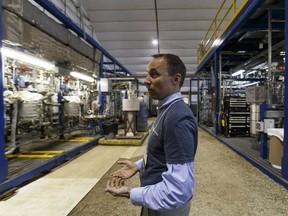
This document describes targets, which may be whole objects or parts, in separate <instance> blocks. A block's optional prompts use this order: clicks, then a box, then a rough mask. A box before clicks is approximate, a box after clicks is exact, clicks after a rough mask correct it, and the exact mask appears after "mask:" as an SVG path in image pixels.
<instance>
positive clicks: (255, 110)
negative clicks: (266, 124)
mask: <svg viewBox="0 0 288 216" xmlns="http://www.w3.org/2000/svg"><path fill="white" fill-rule="evenodd" d="M259 119H260V105H258V104H256V103H251V104H250V135H251V136H255V135H257V134H258V132H257V131H256V123H257V122H259Z"/></svg>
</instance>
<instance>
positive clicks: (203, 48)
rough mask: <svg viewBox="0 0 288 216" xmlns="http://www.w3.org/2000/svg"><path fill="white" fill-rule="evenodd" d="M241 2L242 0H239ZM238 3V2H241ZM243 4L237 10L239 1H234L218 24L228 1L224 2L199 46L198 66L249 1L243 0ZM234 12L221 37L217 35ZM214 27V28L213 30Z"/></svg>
mask: <svg viewBox="0 0 288 216" xmlns="http://www.w3.org/2000/svg"><path fill="white" fill-rule="evenodd" d="M239 1H240V0H239ZM239 1H238V2H239ZM242 1H243V2H242V3H241V5H240V6H239V8H238V9H237V0H232V3H231V4H230V6H229V7H228V8H227V10H226V12H225V13H224V15H223V16H222V17H221V19H220V21H219V23H218V24H217V20H218V16H219V14H220V12H222V11H223V10H224V5H225V3H226V0H223V2H222V4H221V6H220V8H219V10H218V12H217V13H216V15H215V17H214V19H213V21H212V23H211V24H210V26H209V28H208V30H207V32H206V34H205V35H204V37H203V39H202V41H201V42H200V44H199V47H198V49H197V64H200V63H201V62H202V60H203V59H204V58H205V56H206V55H207V54H208V53H209V50H210V49H211V47H212V45H213V43H214V41H216V40H217V39H219V38H220V37H221V36H222V35H223V33H224V32H225V31H226V29H227V28H228V27H229V26H230V24H231V23H232V21H233V20H234V19H235V17H236V16H237V15H238V14H239V12H240V11H241V10H242V9H243V7H244V6H245V5H246V3H247V2H248V1H249V0H242ZM231 11H232V15H231V17H230V19H229V21H228V23H227V24H226V26H224V28H223V29H222V31H221V32H220V34H219V35H217V33H218V31H219V29H220V27H221V25H222V24H223V22H224V20H225V19H226V18H227V17H228V14H229V13H230V12H231ZM212 27H214V28H213V29H212ZM209 34H211V35H210V37H209V38H208V39H207V37H208V35H209Z"/></svg>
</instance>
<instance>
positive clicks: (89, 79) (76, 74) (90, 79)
mask: <svg viewBox="0 0 288 216" xmlns="http://www.w3.org/2000/svg"><path fill="white" fill-rule="evenodd" d="M70 75H71V76H73V77H75V78H77V79H81V80H84V81H87V82H94V78H93V77H91V76H88V75H85V74H82V73H79V72H76V71H71V72H70Z"/></svg>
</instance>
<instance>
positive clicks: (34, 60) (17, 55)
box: [1, 47, 55, 70]
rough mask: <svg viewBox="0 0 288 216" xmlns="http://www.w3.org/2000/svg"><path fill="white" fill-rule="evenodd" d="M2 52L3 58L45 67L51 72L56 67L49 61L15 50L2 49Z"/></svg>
mask: <svg viewBox="0 0 288 216" xmlns="http://www.w3.org/2000/svg"><path fill="white" fill-rule="evenodd" d="M1 52H2V55H3V56H6V57H9V58H12V59H16V60H18V61H22V62H26V63H29V64H32V65H36V66H39V67H43V68H45V69H47V70H51V69H53V68H54V67H55V64H53V63H52V62H49V61H47V60H44V59H41V58H38V57H36V56H33V55H30V54H27V53H24V52H20V51H18V50H15V49H11V48H9V47H2V48H1Z"/></svg>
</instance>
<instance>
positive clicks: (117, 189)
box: [105, 178, 130, 198]
mask: <svg viewBox="0 0 288 216" xmlns="http://www.w3.org/2000/svg"><path fill="white" fill-rule="evenodd" d="M105 192H108V193H110V194H112V195H113V196H122V197H127V198H130V188H129V187H127V186H124V180H123V179H121V178H113V179H112V181H107V187H106V189H105Z"/></svg>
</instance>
